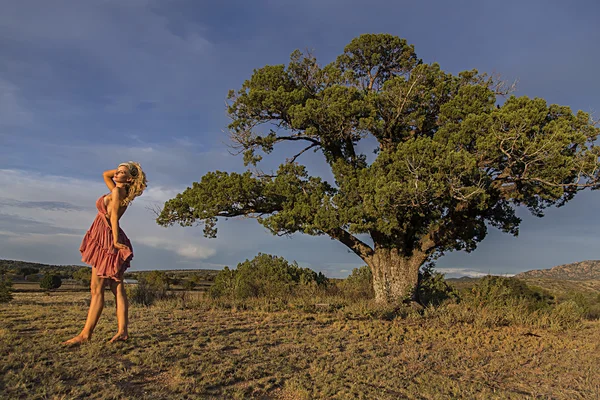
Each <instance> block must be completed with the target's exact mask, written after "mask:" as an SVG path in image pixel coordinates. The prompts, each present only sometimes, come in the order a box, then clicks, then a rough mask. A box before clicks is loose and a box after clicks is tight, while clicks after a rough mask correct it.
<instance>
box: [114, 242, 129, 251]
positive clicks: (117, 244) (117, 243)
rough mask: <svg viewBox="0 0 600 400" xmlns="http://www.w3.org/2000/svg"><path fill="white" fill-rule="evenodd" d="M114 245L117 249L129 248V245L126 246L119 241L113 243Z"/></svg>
mask: <svg viewBox="0 0 600 400" xmlns="http://www.w3.org/2000/svg"><path fill="white" fill-rule="evenodd" d="M113 247H114V248H115V249H117V250H121V249H127V248H128V247H127V246H125V245H124V244H123V243H119V242H115V243H114V244H113Z"/></svg>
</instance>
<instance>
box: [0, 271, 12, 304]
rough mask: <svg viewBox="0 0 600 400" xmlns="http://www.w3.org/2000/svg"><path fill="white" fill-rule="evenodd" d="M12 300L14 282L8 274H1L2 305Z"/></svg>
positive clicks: (0, 298)
mask: <svg viewBox="0 0 600 400" xmlns="http://www.w3.org/2000/svg"><path fill="white" fill-rule="evenodd" d="M12 299H13V295H12V281H11V280H10V279H9V278H8V277H7V276H6V273H4V272H0V303H8V302H9V301H11V300H12Z"/></svg>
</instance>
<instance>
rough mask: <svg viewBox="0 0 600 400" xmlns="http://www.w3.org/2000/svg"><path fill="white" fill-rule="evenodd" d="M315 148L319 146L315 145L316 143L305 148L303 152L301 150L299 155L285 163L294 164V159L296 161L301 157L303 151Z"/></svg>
mask: <svg viewBox="0 0 600 400" xmlns="http://www.w3.org/2000/svg"><path fill="white" fill-rule="evenodd" d="M317 146H319V144H317V143H313V144H311V145H310V146H308V147H306V148H305V149H304V150H302V151H301V152H300V153H298V154H296V155H295V156H294V157H292V158H291V159H288V160H286V161H287V162H289V163H293V162H295V161H296V159H297V158H298V157H300V156H301V155H302V154H303V153H304V152H305V151H307V150H310V149H312V148H313V147H317Z"/></svg>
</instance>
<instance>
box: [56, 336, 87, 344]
mask: <svg viewBox="0 0 600 400" xmlns="http://www.w3.org/2000/svg"><path fill="white" fill-rule="evenodd" d="M89 340H90V337H89V336H83V335H81V334H80V335H77V336H75V337H74V338H73V339H69V340H67V341H64V342H62V344H63V345H65V346H74V345H77V344H81V343H85V342H87V341H89Z"/></svg>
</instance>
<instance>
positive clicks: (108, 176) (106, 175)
mask: <svg viewBox="0 0 600 400" xmlns="http://www.w3.org/2000/svg"><path fill="white" fill-rule="evenodd" d="M115 172H117V170H116V169H109V170H106V171H104V173H103V174H102V177H103V178H104V183H106V186H108V189H109V190H110V191H111V192H112V191H113V189H114V188H115V186H116V185H115V182H114V181H113V180H112V178H113V176H115Z"/></svg>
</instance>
